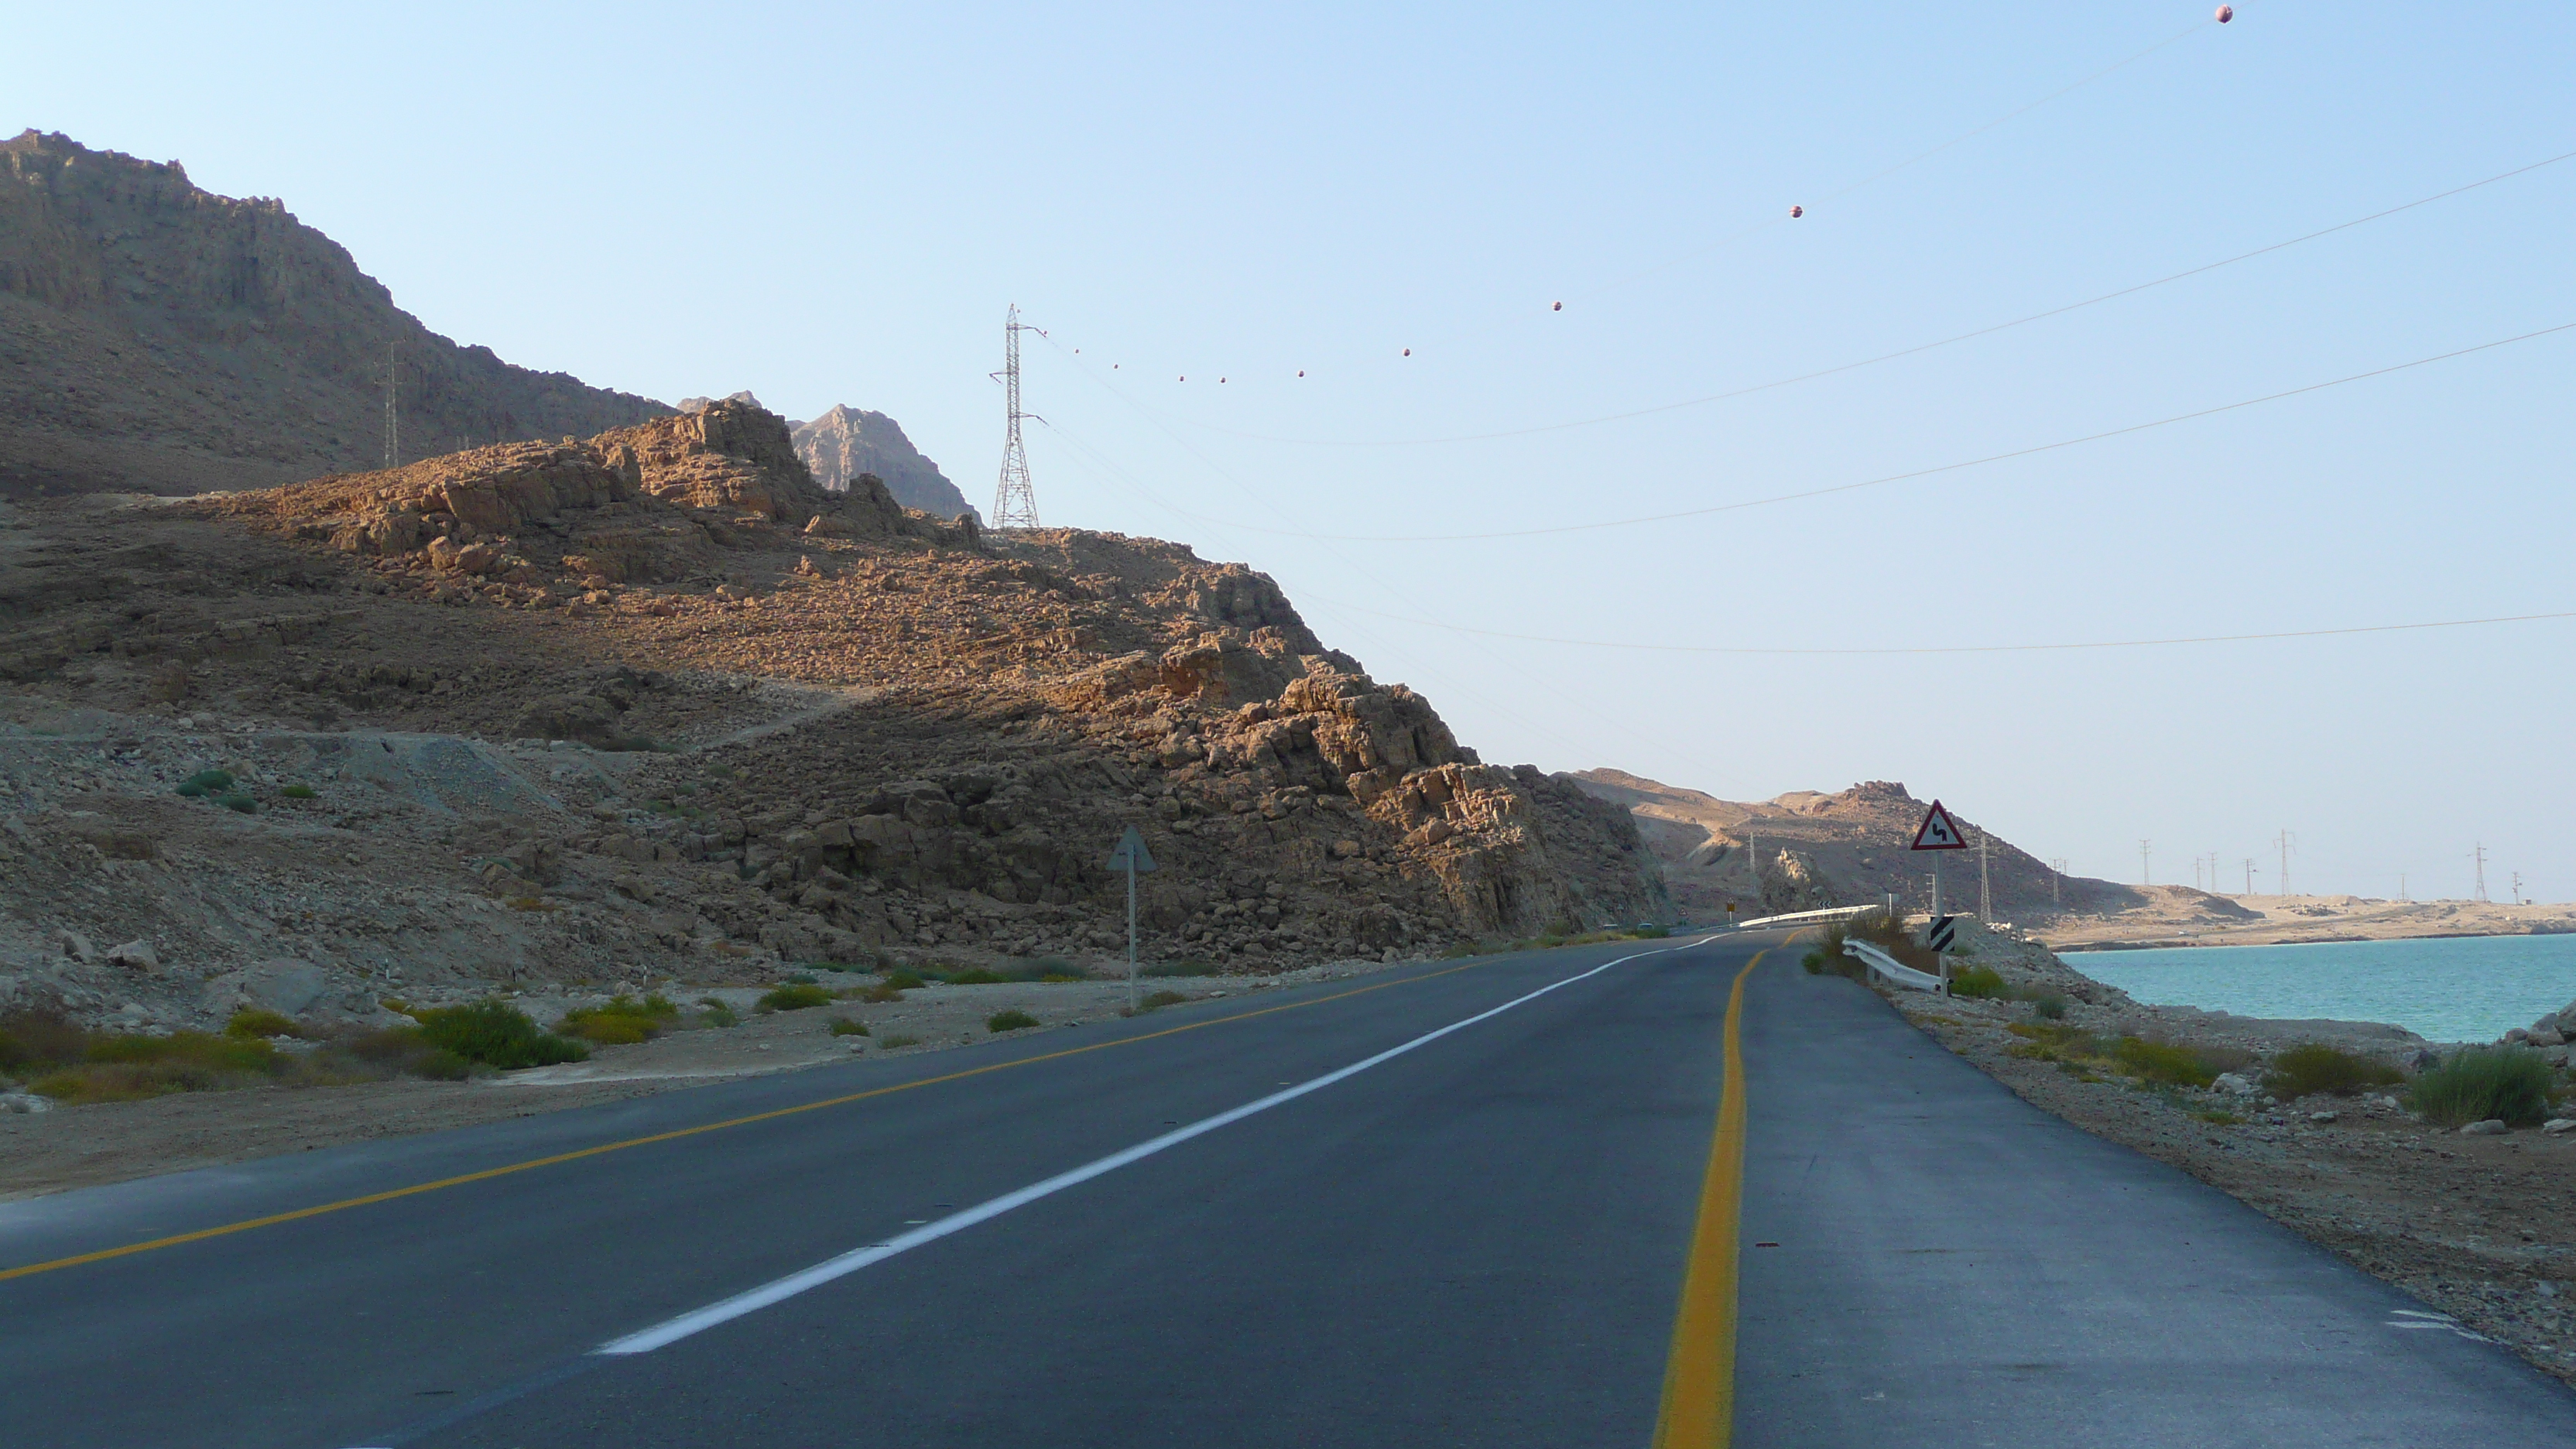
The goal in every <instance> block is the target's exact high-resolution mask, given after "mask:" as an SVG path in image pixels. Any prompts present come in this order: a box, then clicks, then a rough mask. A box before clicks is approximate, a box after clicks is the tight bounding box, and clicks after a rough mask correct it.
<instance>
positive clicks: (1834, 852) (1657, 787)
mask: <svg viewBox="0 0 2576 1449" xmlns="http://www.w3.org/2000/svg"><path fill="white" fill-rule="evenodd" d="M1562 778H1564V779H1567V780H1570V781H1572V782H1573V783H1575V784H1576V785H1579V786H1580V787H1582V788H1583V789H1584V790H1585V791H1586V792H1588V793H1589V794H1591V795H1593V796H1594V797H1595V798H1597V799H1601V800H1605V801H1608V802H1610V803H1612V804H1615V805H1618V806H1620V807H1622V808H1624V809H1626V810H1627V811H1628V812H1629V813H1630V815H1631V816H1633V817H1634V818H1635V820H1636V822H1637V829H1638V832H1639V833H1640V834H1641V835H1643V836H1644V837H1645V840H1646V843H1647V845H1648V847H1649V848H1651V849H1652V850H1653V851H1654V853H1655V857H1656V859H1657V860H1659V861H1661V862H1662V863H1663V867H1664V878H1665V881H1666V883H1667V884H1668V886H1669V887H1670V888H1671V890H1672V893H1673V899H1674V902H1675V904H1676V905H1677V906H1679V907H1680V908H1681V909H1683V910H1685V911H1687V912H1689V913H1690V914H1692V915H1693V916H1694V917H1698V918H1703V919H1704V918H1707V917H1709V916H1710V915H1712V914H1715V915H1723V914H1724V912H1725V910H1726V907H1727V906H1728V904H1729V903H1733V904H1734V905H1736V906H1737V907H1738V908H1739V910H1740V911H1743V912H1753V911H1755V910H1756V909H1757V908H1759V909H1760V910H1761V911H1766V912H1768V911H1791V910H1803V909H1807V908H1810V907H1814V906H1831V905H1860V904H1865V903H1868V902H1872V901H1878V900H1883V899H1885V898H1886V897H1887V896H1889V895H1891V894H1893V895H1894V896H1895V897H1896V900H1897V903H1898V904H1899V905H1900V906H1903V907H1904V908H1906V909H1908V910H1914V911H1921V910H1926V909H1929V907H1930V905H1931V895H1932V875H1931V868H1930V866H1929V865H1928V864H1927V861H1928V859H1929V857H1928V856H1925V855H1921V854H1917V853H1915V852H1914V851H1912V850H1910V849H1908V848H1907V847H1908V846H1909V845H1911V844H1912V842H1913V839H1914V832H1915V830H1916V829H1917V828H1918V827H1919V826H1921V824H1922V823H1923V812H1924V810H1925V808H1926V807H1927V806H1928V804H1929V802H1928V801H1923V800H1917V799H1915V798H1914V797H1913V796H1912V795H1911V794H1909V793H1907V791H1906V789H1905V787H1904V786H1903V785H1899V784H1894V783H1891V782H1888V781H1885V780H1871V781H1867V782H1864V783H1862V784H1858V785H1854V786H1852V787H1851V788H1850V789H1848V790H1844V791H1842V792H1840V793H1838V794H1832V795H1826V794H1820V793H1818V792H1816V791H1813V790H1798V791H1793V792H1791V793H1789V794H1786V795H1782V796H1780V797H1778V798H1777V799H1772V800H1759V801H1737V800H1720V799H1718V798H1717V797H1715V796H1713V795H1707V794H1703V793H1701V792H1700V791H1697V790H1690V789H1684V788H1682V787H1679V786H1675V785H1667V784H1664V783H1662V782H1661V781H1657V780H1649V779H1646V778H1644V777H1642V776H1638V775H1631V774H1629V773H1627V772H1626V771H1624V770H1585V771H1581V772H1580V773H1576V774H1570V775H1566V776H1563V777H1562ZM1953 815H1954V817H1955V818H1956V819H1957V820H1958V822H1959V827H1960V828H1961V829H1962V830H1965V831H1966V832H1968V838H1969V839H1970V840H1971V841H1974V840H1976V839H1977V838H1978V837H1979V836H1980V835H1981V834H1982V833H1983V832H1981V831H1979V830H1978V828H1977V826H1976V824H1975V822H1974V821H1972V820H1970V819H1968V818H1967V817H1966V816H1964V815H1958V814H1957V812H1955V811H1954V812H1953ZM1756 852H1758V854H1759V858H1760V861H1761V878H1760V880H1759V882H1758V883H1757V882H1756V880H1755V878H1754V871H1753V860H1754V858H1755V854H1756ZM1977 866H1978V862H1977V852H1976V851H1974V850H1965V851H1954V852H1951V853H1950V856H1949V859H1948V860H1947V861H1946V862H1944V864H1943V865H1942V882H1943V886H1942V890H1943V897H1944V902H1943V903H1944V905H1945V906H1946V907H1947V908H1948V909H1950V910H1952V911H1954V912H1964V911H1974V910H1975V909H1976V908H1977ZM1986 868H1987V870H1988V872H1989V873H1990V877H1991V880H1992V890H1993V894H1994V909H1995V917H1996V919H1998V920H2004V921H2020V922H2035V921H2041V920H2048V919H2054V918H2056V917H2059V916H2061V915H2067V914H2089V915H2100V914H2109V913H2117V912H2123V911H2131V910H2136V909H2139V908H2141V907H2144V906H2147V905H2148V904H2150V896H2149V894H2148V893H2145V892H2141V891H2139V890H2138V889H2137V888H2135V887H2132V886H2124V885H2116V884H2114V883H2112V882H2110V881H2106V880H2093V879H2090V878H2087V877H2082V876H2060V875H2058V874H2057V873H2056V872H2055V871H2053V870H2051V869H2049V867H2048V865H2047V864H2046V863H2045V862H2043V861H2041V860H2039V859H2037V858H2036V857H2034V856H2032V855H2031V854H2030V853H2029V852H2027V851H2024V850H2022V849H2021V848H2020V847H2018V846H2015V845H2013V844H2012V843H2011V842H2009V841H2006V840H2003V839H2001V838H2000V837H1997V838H1994V839H1993V840H1992V841H1991V843H1990V845H1989V846H1988V848H1987V854H1986ZM2173 889H2174V888H2161V889H2160V891H2159V893H2158V895H2159V896H2160V897H2161V896H2162V895H2169V894H2171V893H2172V891H2173ZM2180 894H2181V895H2182V896H2184V897H2190V898H2192V899H2190V900H2187V901H2178V902H2175V903H2173V904H2174V907H2175V909H2176V910H2177V911H2179V912H2181V913H2182V914H2183V915H2185V916H2190V915H2195V914H2196V915H2205V916H2208V917H2209V918H2210V919H2212V920H2226V919H2237V918H2240V917H2241V918H2250V913H2247V912H2245V911H2243V910H2242V909H2241V908H2239V907H2237V906H2236V905H2235V904H2234V903H2233V902H2231V901H2229V900H2227V899H2226V898H2225V897H2223V896H2208V895H2203V894H2202V893H2201V892H2198V891H2190V890H2184V891H2181V893H2180Z"/></svg>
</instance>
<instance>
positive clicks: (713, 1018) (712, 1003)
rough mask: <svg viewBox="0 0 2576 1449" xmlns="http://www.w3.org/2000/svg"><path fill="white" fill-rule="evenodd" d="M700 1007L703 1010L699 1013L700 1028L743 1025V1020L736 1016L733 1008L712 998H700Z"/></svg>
mask: <svg viewBox="0 0 2576 1449" xmlns="http://www.w3.org/2000/svg"><path fill="white" fill-rule="evenodd" d="M698 1005H699V1006H700V1007H701V1008H702V1010H700V1011H699V1013H698V1025H700V1026H714V1027H725V1026H739V1025H741V1024H742V1018H741V1017H739V1016H736V1015H734V1012H733V1008H732V1007H730V1006H727V1005H725V1004H724V1003H723V1002H721V1001H718V1000H717V999H716V998H714V997H712V996H701V997H699V998H698Z"/></svg>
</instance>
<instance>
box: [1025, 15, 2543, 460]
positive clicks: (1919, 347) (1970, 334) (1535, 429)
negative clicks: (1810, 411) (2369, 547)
mask: <svg viewBox="0 0 2576 1449" xmlns="http://www.w3.org/2000/svg"><path fill="white" fill-rule="evenodd" d="M2168 43H2170V42H2168ZM2142 53H2143V52H2142ZM2133 58H2134V57H2133ZM2061 94H2062V92H2061ZM1925 154H1926V155H1929V154H1931V153H1929V152H1927V153H1925ZM1917 159H1920V158H1917ZM2570 159H2576V151H2562V152H2560V153H2559V154H2557V155H2555V156H2551V157H2549V158H2547V159H2546V160H2541V161H2534V162H2531V163H2530V164H2528V165H2524V166H2517V167H2514V168H2513V169H2512V170H2510V171H2500V172H2497V173H2496V174H2495V175H2493V176H2488V177H2485V178H2482V179H2480V180H2477V181H2471V182H2468V183H2466V184H2465V185H2460V186H2454V187H2452V188H2450V189H2449V190H2447V191H2437V192H2435V193H2433V194H2432V195H2430V196H2419V197H2417V198H2416V199H2414V200H2413V201H2409V202H2404V203H2401V204H2399V205H2396V206H2391V207H2387V208H2385V209H2383V210H2379V211H2374V212H2371V213H2370V214H2369V215H2367V216H2357V217H2354V218H2353V219H2351V220H2350V221H2341V222H2337V223H2335V224H2334V225H2333V226H2328V227H2320V228H2319V229H2317V230H2315V231H2311V232H2306V233H2303V234H2301V235H2298V236H2294V237H2290V238H2288V239H2287V240H2284V241H2277V242H2273V243H2271V244H2269V245H2267V246H2259V247H2256V248H2254V249H2253V250H2252V251H2248V252H2239V253H2237V254H2236V255H2234V256H2232V257H2223V258H2221V259H2219V260H2217V261H2214V262H2204V263H2202V264H2201V265H2199V266H2196V267H2187V268H2185V269H2183V270H2182V271H2179V272H2173V273H2169V274H2167V275H2165V276H2161V277H2157V278H2155V279H2153V280H2152V281H2145V282H2138V283H2134V284H2132V285H2130V286H2126V287H2120V288H2117V289H2115V290H2113V291H2108V292H2104V293H2101V294H2100V295H2098V296H2092V297H2086V298H2084V299H2083V300H2081V301H2077V302H2068V303H2066V304H2064V305H2062V306H2057V307H2051V308H2048V309H2047V310H2045V311H2040V312H2033V313H2030V314H2029V315H2027V316H2023V317H2015V318H2013V319H2012V320H2010V321H2008V322H1997V323H1993V324H1991V325H1989V326H1985V327H1978V328H1974V329H1971V330H1969V331H1966V332H1960V333H1955V334H1953V335H1951V336H1948V337H1942V338H1938V339H1935V340H1933V341H1930V342H1921V343H1917V344H1915V345H1914V346H1911V347H1900V348H1898V349H1896V350H1895V351H1893V352H1882V353H1879V354H1878V355H1876V356H1874V357H1864V358H1861V359H1859V360H1857V361H1854V362H1844V363H1837V364H1835V365H1834V366H1832V367H1822V368H1817V369H1815V370H1814V371H1812V372H1801V373H1797V374H1795V375H1793V376H1789V377H1781V378H1774V379H1772V380H1771V381H1769V382H1757V383H1752V384H1749V385H1747V386H1744V387H1738V388H1730V389H1728V390H1727V391H1724V392H1713V393H1704V394H1702V395H1700V396H1698V397H1689V398H1683V399H1680V400H1679V401H1676V402H1668V403H1656V404H1654V405H1652V406H1650V407H1642V408H1631V409H1629V410H1627V411H1625V412H1616V413H1602V414H1599V415H1597V416H1594V417H1588V418H1572V419H1568V420H1566V421H1564V422H1555V423H1536V424H1532V425H1531V426H1529V427H1525V428H1506V429H1502V430H1499V431H1496V432H1486V433H1448V434H1441V435H1438V436H1434V437H1421V438H1292V437H1287V436H1284V435H1281V434H1276V433H1261V432H1253V431H1251V430H1249V429H1244V428H1233V427H1227V426H1226V425H1224V424H1222V423H1211V422H1206V421H1202V420H1200V419H1197V418H1188V417H1182V416H1180V415H1178V414H1171V415H1170V416H1171V417H1172V418H1173V420H1174V421H1176V422H1179V423H1182V424H1183V425H1185V426H1188V427H1193V428H1201V429H1204V430H1206V431H1208V432H1213V433H1223V434H1226V435H1228V436H1230V437H1237V438H1248V439H1251V440H1253V441H1255V442H1263V443H1285V444H1289V445H1291V446H1296V447H1310V448H1416V447H1433V446H1439V445H1445V444H1450V443H1483V442H1493V441H1496V440H1499V439H1504V438H1526V437H1531V436H1534V435H1537V434H1540V433H1559V432H1565V431H1568V430H1570V429H1574V428H1592V427H1600V426H1602V425H1604V424H1607V423H1623V422H1632V421H1634V420H1636V419H1638V418H1649V417H1655V416H1657V415H1659V414H1662V413H1670V412H1680V411H1682V410H1684V409H1688V408H1696V407H1706V406H1708V405H1709V404H1711V403H1721V402H1730V401H1732V400H1734V399H1736V398H1741V397H1751V396H1753V395H1754V394H1756V393H1763V392H1770V391H1773V390H1774V389H1777V388H1783V387H1792V386H1795V385H1796V384H1798V383H1802V382H1814V381H1816V380H1817V379H1819V378H1827V377H1835V376H1839V375H1841V374H1843V373H1846V372H1856V371H1858V370H1860V369H1861V368H1864V367H1875V366H1877V365H1878V364H1880V363H1882V362H1896V361H1899V360H1902V359H1904V358H1908V357H1915V356H1919V355H1920V354H1922V353H1926V352H1933V351H1937V350H1939V349H1941V348H1944V347H1953V346H1956V345H1958V344H1959V343H1962V342H1973V341H1975V340H1976V339H1978V338H1980V337H1991V336H1993V335H1995V334H1996V333H1998V332H2009V331H2011V330H2013V329H2014V328H2017V327H2027V326H2029V325H2030V324H2032V323H2034V322H2045V321H2047V320H2048V319H2050V318H2052V317H2063V316H2065V315H2067V314H2068V313H2070V312H2081V311H2083V310H2084V309H2086V308H2088V307H2098V306H2100V305H2101V304H2103V303H2105V302H2116V301H2118V300H2119V299H2120V298H2122V297H2131V296H2135V295H2137V294H2138V293H2140V292H2148V291H2153V290H2155V289H2156V288H2158V287H2163V286H2168V285H2170V284H2172V283H2175V282H2181V281H2188V280H2190V279H2191V278H2193V277H2198V276H2204V275H2206V274H2208V273H2210V272H2215V271H2220V270H2222V269H2224V268H2227V267H2232V266H2235V265H2236V264H2238V263H2239V262H2249V261H2252V260H2254V259H2255V258H2257V257H2263V256H2269V255H2271V254H2272V253H2274V252H2277V251H2283V250H2286V249H2288V248H2290V247H2294V246H2298V245H2300V244H2301V243H2303V242H2312V241H2315V240H2317V239H2318V238H2320V237H2329V236H2333V235H2334V234H2335V233H2337V232H2343V231H2350V230H2352V229H2353V228H2354V227H2357V226H2366V225H2368V224H2369V223H2371V222H2374V221H2383V220H2386V219H2387V218H2389V217H2392V216H2396V215H2399V214H2401V213H2403V212H2409V211H2413V210H2415V209H2416V208H2417V207H2421V206H2430V205H2432V204H2433V203H2434V202H2437V201H2447V200H2449V199H2450V198H2452V197H2454V196H2461V195H2465V194H2466V193H2468V192H2472V191H2475V190H2478V189H2479V188H2480V187H2485V186H2493V185H2495V184H2496V183H2497V182H2499V181H2509V180H2511V179H2513V178H2514V177H2517V176H2521V175H2524V174H2526V173H2528V172H2533V171H2538V170H2541V169H2542V168H2544V167H2549V166H2555V165H2557V164H2559V163H2560V162H2562V161H2567V160H2570ZM1907 164H1911V163H1907ZM1076 365H1077V366H1081V365H1082V364H1080V363H1077V364H1076ZM1131 401H1132V400H1131ZM1136 406H1137V407H1138V408H1140V409H1150V405H1149V404H1146V403H1143V402H1141V401H1140V402H1136Z"/></svg>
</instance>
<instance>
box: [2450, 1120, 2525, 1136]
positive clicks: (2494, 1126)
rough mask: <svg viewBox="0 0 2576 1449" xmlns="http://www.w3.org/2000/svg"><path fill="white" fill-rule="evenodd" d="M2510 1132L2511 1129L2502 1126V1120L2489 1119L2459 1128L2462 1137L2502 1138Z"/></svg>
mask: <svg viewBox="0 0 2576 1449" xmlns="http://www.w3.org/2000/svg"><path fill="white" fill-rule="evenodd" d="M2512 1130H2513V1129H2512V1128H2510V1127H2507V1126H2506V1125H2505V1124H2504V1119H2503V1118H2501V1117H2489V1118H2488V1119H2487V1120H2485V1121H2483V1122H2472V1123H2470V1124H2469V1125H2468V1126H2466V1127H2463V1128H2461V1129H2460V1135H2461V1136H2463V1137H2502V1136H2503V1135H2504V1134H2506V1133H2507V1132H2510V1131H2512Z"/></svg>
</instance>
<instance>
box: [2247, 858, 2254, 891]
mask: <svg viewBox="0 0 2576 1449" xmlns="http://www.w3.org/2000/svg"><path fill="white" fill-rule="evenodd" d="M2245 894H2247V895H2249V896H2250V895H2252V894H2254V857H2252V856H2250V855H2249V856H2247V857H2245Z"/></svg>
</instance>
